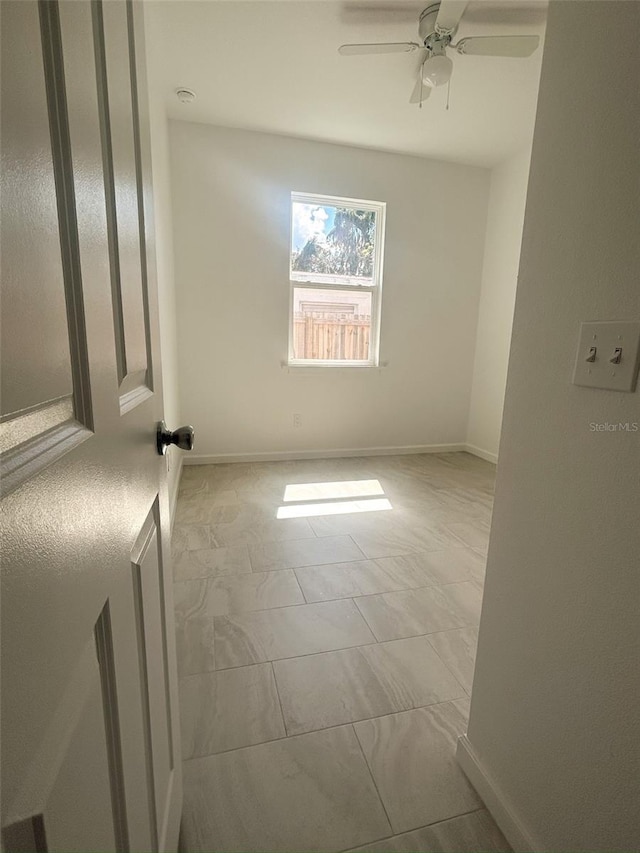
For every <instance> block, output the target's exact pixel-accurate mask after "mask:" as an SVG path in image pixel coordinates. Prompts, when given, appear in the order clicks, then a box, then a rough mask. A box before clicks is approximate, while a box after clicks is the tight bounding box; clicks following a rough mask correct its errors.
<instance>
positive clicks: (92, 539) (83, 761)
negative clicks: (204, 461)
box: [0, 0, 182, 853]
mask: <svg viewBox="0 0 640 853" xmlns="http://www.w3.org/2000/svg"><path fill="white" fill-rule="evenodd" d="M140 14H141V7H140V6H139V5H138V4H134V5H132V4H131V2H125V0H106V2H104V3H101V2H99V0H96V2H92V3H89V2H84V0H83V2H76V0H63V2H59V3H57V2H54V0H42V2H41V3H37V2H34V0H3V2H2V4H1V15H2V21H1V28H2V101H1V103H2V417H1V420H0V450H1V452H2V455H1V457H0V462H1V471H0V473H1V474H2V481H1V488H2V502H1V508H2V516H3V517H2V533H3V542H2V826H3V849H4V850H5V851H7V852H8V853H12V851H40V850H50V851H84V853H89V851H108V850H117V851H126V850H131V851H149V850H154V851H155V850H159V851H164V850H175V849H176V847H177V841H178V829H179V820H180V809H181V797H182V782H181V774H180V762H179V747H180V745H179V734H178V732H179V729H178V709H177V695H176V685H177V679H176V661H175V648H174V632H173V616H172V593H171V577H170V575H171V568H170V564H169V553H170V552H169V547H168V535H169V528H168V500H167V487H166V472H165V469H164V459H163V457H161V456H160V455H158V453H157V451H156V446H155V426H156V423H157V422H158V421H159V420H160V418H161V417H162V393H161V385H160V354H159V346H158V321H157V293H156V288H155V278H154V275H155V271H154V260H153V259H154V246H153V227H152V216H151V195H150V183H149V173H150V162H149V156H150V155H149V146H148V129H147V128H148V122H147V119H146V92H145V79H144V44H143V33H142V21H141V19H140Z"/></svg>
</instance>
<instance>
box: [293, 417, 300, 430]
mask: <svg viewBox="0 0 640 853" xmlns="http://www.w3.org/2000/svg"><path fill="white" fill-rule="evenodd" d="M301 426H302V415H300V414H295V415H294V416H293V428H294V429H300V428H301Z"/></svg>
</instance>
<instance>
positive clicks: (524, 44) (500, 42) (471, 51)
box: [452, 36, 540, 57]
mask: <svg viewBox="0 0 640 853" xmlns="http://www.w3.org/2000/svg"><path fill="white" fill-rule="evenodd" d="M539 44H540V36H472V37H470V38H466V39H462V40H461V41H459V42H458V44H455V45H452V47H455V49H456V50H457V51H458V53H462V54H463V55H466V56H519V57H525V56H531V54H532V53H533V52H534V50H535V49H536V48H537V47H538V45H539Z"/></svg>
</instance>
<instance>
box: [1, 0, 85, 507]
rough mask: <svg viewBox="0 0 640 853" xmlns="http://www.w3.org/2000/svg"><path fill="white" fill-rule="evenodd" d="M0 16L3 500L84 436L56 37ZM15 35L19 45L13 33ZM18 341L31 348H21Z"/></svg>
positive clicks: (25, 7)
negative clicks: (38, 46)
mask: <svg viewBox="0 0 640 853" xmlns="http://www.w3.org/2000/svg"><path fill="white" fill-rule="evenodd" d="M2 18H3V27H2V338H1V340H2V395H1V399H2V416H1V417H0V453H2V464H1V473H2V477H1V480H0V489H1V490H2V493H3V494H5V493H6V492H7V491H10V490H11V489H13V488H15V487H16V486H17V485H18V484H19V483H20V482H21V481H22V480H23V479H25V478H27V477H29V476H32V475H33V473H35V471H37V470H38V469H39V468H40V467H43V466H44V465H46V464H50V463H51V461H52V460H53V459H55V458H56V457H58V456H59V455H61V454H62V453H64V452H66V451H67V450H68V449H69V448H70V447H72V446H74V445H75V444H77V443H79V442H80V441H82V440H84V439H86V438H87V437H88V436H89V434H90V433H89V431H88V429H90V428H91V426H92V413H91V402H90V395H89V389H88V381H87V353H86V334H85V327H84V308H83V301H82V292H81V289H80V283H79V279H78V275H77V231H76V229H75V225H74V221H73V220H74V217H73V213H72V211H71V209H70V208H69V207H68V194H69V193H68V191H69V181H68V179H67V178H65V173H64V163H65V161H66V160H68V158H69V145H68V139H67V137H66V136H65V135H64V134H61V133H60V128H61V126H62V123H61V118H62V117H61V112H62V113H64V104H62V105H61V104H59V103H58V100H57V93H56V88H55V86H54V85H53V82H52V81H53V79H54V77H55V76H56V68H55V63H56V49H55V44H54V42H55V40H56V34H55V33H52V32H51V31H50V28H49V19H48V16H44V17H43V16H39V14H38V7H37V6H36V4H34V3H16V2H10V3H7V4H6V6H5V7H3V10H2ZM42 28H46V29H47V36H46V41H47V44H48V46H49V49H48V50H46V51H43V50H34V51H29V50H24V44H25V42H34V43H36V44H38V43H39V42H40V38H41V29H42ZM15 32H19V33H20V38H15V37H13V36H12V34H13V33H15ZM60 107H62V109H60ZM36 249H37V250H36ZM74 268H75V270H74ZM74 273H75V274H74ZM26 318H28V326H26V328H25V319H26ZM70 327H74V334H70V333H69V332H70ZM25 335H28V336H29V338H30V339H31V340H33V341H34V343H36V345H34V346H25ZM83 426H84V427H85V429H83Z"/></svg>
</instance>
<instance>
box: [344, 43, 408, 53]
mask: <svg viewBox="0 0 640 853" xmlns="http://www.w3.org/2000/svg"><path fill="white" fill-rule="evenodd" d="M419 47H420V45H419V44H416V43H415V42H412V41H389V42H381V43H379V44H341V45H340V47H339V48H338V53H339V54H340V55H341V56H362V55H364V54H369V53H411V52H412V51H413V50H417V49H418V48H419Z"/></svg>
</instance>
